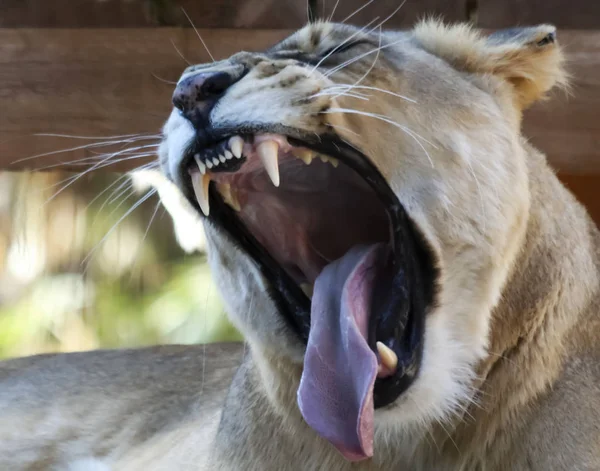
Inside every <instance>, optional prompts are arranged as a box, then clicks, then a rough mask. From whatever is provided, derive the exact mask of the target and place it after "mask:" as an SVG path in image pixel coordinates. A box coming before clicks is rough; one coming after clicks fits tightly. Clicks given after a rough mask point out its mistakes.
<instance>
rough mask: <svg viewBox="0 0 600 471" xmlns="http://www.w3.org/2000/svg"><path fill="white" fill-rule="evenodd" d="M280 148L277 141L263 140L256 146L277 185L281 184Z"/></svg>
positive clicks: (268, 172) (270, 176) (274, 183)
mask: <svg viewBox="0 0 600 471" xmlns="http://www.w3.org/2000/svg"><path fill="white" fill-rule="evenodd" d="M278 150H279V144H277V142H275V141H264V142H261V143H260V144H259V145H258V147H257V148H256V152H257V153H258V156H259V157H260V160H261V161H262V163H263V165H264V166H265V170H266V171H267V174H268V175H269V178H270V179H271V181H272V182H273V185H275V186H279V162H278V156H277V151H278Z"/></svg>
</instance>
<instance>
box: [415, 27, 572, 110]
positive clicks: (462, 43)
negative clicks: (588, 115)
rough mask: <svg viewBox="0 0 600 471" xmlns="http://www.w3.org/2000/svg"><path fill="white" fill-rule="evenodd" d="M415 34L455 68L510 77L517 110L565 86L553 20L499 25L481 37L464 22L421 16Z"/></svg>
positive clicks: (423, 44) (564, 74) (428, 48)
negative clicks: (524, 25) (503, 27)
mask: <svg viewBox="0 0 600 471" xmlns="http://www.w3.org/2000/svg"><path fill="white" fill-rule="evenodd" d="M414 34H415V37H416V39H417V40H418V41H419V43H420V44H421V45H422V47H423V48H424V49H425V50H427V51H428V52H430V53H432V54H435V55H436V56H438V57H440V58H442V59H444V60H446V61H447V62H449V63H450V64H451V65H452V66H453V67H455V68H457V69H459V70H463V71H466V72H470V73H474V74H492V75H495V76H498V77H500V78H502V79H504V80H506V81H507V82H509V83H510V84H511V85H512V86H513V89H514V103H515V105H516V106H517V107H518V108H519V109H521V110H522V109H524V108H527V107H528V106H530V105H531V104H532V103H533V102H535V101H537V100H540V99H542V98H544V96H545V95H546V93H547V92H548V91H549V90H550V89H551V88H553V87H554V86H556V85H558V86H566V85H567V81H568V77H567V73H566V72H565V70H564V56H563V54H562V52H561V49H560V47H559V46H558V43H557V40H556V28H555V27H554V26H552V25H539V26H533V27H527V28H512V29H506V30H500V31H497V32H495V33H493V34H491V35H489V36H488V37H485V36H483V35H482V34H481V32H479V31H477V30H475V29H473V28H472V27H470V26H469V25H466V24H459V25H455V26H447V25H444V24H443V23H441V22H439V21H424V22H421V23H420V24H419V25H417V26H416V27H415V30H414Z"/></svg>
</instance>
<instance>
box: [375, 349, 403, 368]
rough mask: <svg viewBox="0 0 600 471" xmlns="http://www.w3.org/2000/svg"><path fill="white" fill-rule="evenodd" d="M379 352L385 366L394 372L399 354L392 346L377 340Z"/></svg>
mask: <svg viewBox="0 0 600 471" xmlns="http://www.w3.org/2000/svg"><path fill="white" fill-rule="evenodd" d="M377 353H379V359H380V360H381V364H382V365H383V366H384V367H386V368H387V369H388V370H390V371H392V372H393V371H395V370H396V367H397V366H398V356H397V355H396V353H395V352H394V351H393V350H392V349H391V348H390V347H388V346H387V345H385V344H384V343H382V342H377Z"/></svg>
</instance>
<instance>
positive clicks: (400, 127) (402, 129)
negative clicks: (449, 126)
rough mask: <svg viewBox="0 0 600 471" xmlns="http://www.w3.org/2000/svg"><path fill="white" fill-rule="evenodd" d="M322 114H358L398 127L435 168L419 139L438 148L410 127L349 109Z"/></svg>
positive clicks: (381, 116)
mask: <svg viewBox="0 0 600 471" xmlns="http://www.w3.org/2000/svg"><path fill="white" fill-rule="evenodd" d="M321 113H323V114H329V113H348V114H358V115H362V116H366V117H369V118H375V119H379V120H380V121H383V122H386V123H388V124H391V125H392V126H395V127H397V128H398V129H400V130H401V131H403V132H404V133H405V134H407V135H408V136H410V137H411V138H412V139H413V140H414V141H415V142H416V143H417V144H418V145H419V147H420V148H421V149H422V150H423V152H425V155H426V156H427V158H428V159H429V163H430V164H431V167H432V168H434V165H433V160H431V156H430V155H429V152H427V149H425V147H424V146H423V144H421V141H419V139H418V138H420V139H423V141H425V142H427V143H428V144H431V145H432V146H433V147H436V146H435V145H434V144H432V143H431V142H429V141H428V140H427V139H425V138H423V137H422V136H419V135H418V134H417V133H415V132H414V131H411V130H410V129H409V128H408V127H406V126H403V125H402V124H399V123H397V122H395V121H393V120H391V119H390V118H388V117H387V116H383V115H379V114H376V113H367V112H365V111H358V110H352V109H348V108H330V109H329V110H327V111H321ZM417 137H418V138H417ZM436 148H437V147H436Z"/></svg>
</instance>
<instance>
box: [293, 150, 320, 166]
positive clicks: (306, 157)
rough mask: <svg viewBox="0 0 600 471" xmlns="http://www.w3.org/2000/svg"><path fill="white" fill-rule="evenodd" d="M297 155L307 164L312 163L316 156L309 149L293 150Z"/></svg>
mask: <svg viewBox="0 0 600 471" xmlns="http://www.w3.org/2000/svg"><path fill="white" fill-rule="evenodd" d="M292 152H293V153H294V155H295V156H296V157H298V158H299V159H300V160H302V162H304V163H305V164H306V165H310V163H311V162H312V161H313V159H314V158H315V155H314V153H313V152H312V151H311V150H308V149H294V150H293V151H292Z"/></svg>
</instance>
